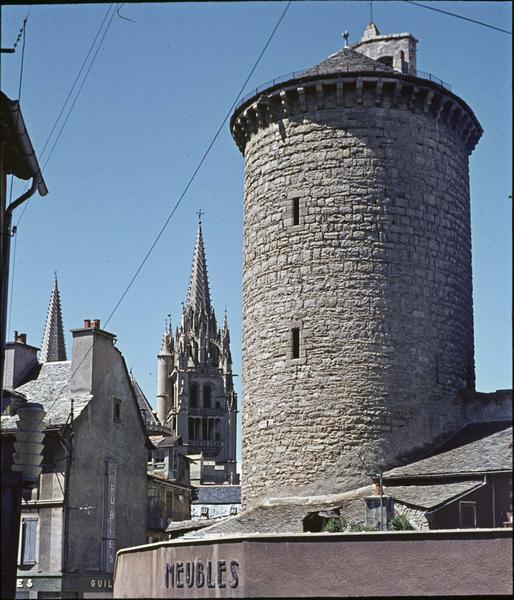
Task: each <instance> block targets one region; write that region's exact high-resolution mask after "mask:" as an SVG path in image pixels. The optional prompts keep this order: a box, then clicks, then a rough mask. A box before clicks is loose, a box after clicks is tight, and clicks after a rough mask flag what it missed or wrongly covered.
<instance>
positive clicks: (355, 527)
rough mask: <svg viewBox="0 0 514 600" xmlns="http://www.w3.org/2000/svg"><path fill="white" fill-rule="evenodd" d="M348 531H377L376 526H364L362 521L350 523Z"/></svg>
mask: <svg viewBox="0 0 514 600" xmlns="http://www.w3.org/2000/svg"><path fill="white" fill-rule="evenodd" d="M350 531H352V532H358V531H377V528H376V527H366V525H364V523H352V524H351V525H350Z"/></svg>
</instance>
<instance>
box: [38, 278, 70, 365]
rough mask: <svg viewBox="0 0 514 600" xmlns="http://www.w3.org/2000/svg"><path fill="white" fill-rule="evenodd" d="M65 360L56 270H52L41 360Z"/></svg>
mask: <svg viewBox="0 0 514 600" xmlns="http://www.w3.org/2000/svg"><path fill="white" fill-rule="evenodd" d="M61 360H66V347H65V344H64V328H63V324H62V311H61V298H60V295H59V285H58V282H57V272H56V271H54V287H53V289H52V293H51V295H50V303H49V305H48V315H47V318H46V325H45V332H44V334H43V343H42V346H41V362H44V363H46V362H57V361H61Z"/></svg>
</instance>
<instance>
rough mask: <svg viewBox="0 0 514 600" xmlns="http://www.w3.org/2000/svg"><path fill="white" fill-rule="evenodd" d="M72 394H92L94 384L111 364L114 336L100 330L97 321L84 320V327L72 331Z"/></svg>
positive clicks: (98, 321)
mask: <svg viewBox="0 0 514 600" xmlns="http://www.w3.org/2000/svg"><path fill="white" fill-rule="evenodd" d="M71 333H72V335H73V344H72V357H71V373H72V377H71V381H70V388H71V391H72V392H80V393H94V390H95V385H96V383H97V382H98V381H99V380H100V379H101V378H103V377H104V375H105V374H106V372H107V371H108V370H109V367H110V365H111V363H112V361H111V356H112V355H111V350H112V349H113V347H114V341H115V340H116V336H115V335H114V334H112V333H109V332H107V331H103V330H102V329H100V320H99V319H94V320H91V319H84V327H82V328H80V329H72V330H71Z"/></svg>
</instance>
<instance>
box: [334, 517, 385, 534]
mask: <svg viewBox="0 0 514 600" xmlns="http://www.w3.org/2000/svg"><path fill="white" fill-rule="evenodd" d="M323 531H326V532H327V533H342V532H346V533H353V532H359V531H376V529H375V528H374V527H366V525H364V523H348V521H347V520H346V519H345V518H344V517H332V518H330V519H328V521H327V522H326V523H325V525H324V527H323Z"/></svg>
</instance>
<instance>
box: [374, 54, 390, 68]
mask: <svg viewBox="0 0 514 600" xmlns="http://www.w3.org/2000/svg"><path fill="white" fill-rule="evenodd" d="M377 60H378V61H379V62H381V63H383V64H384V65H387V66H388V67H392V66H393V57H392V56H381V57H380V58H377Z"/></svg>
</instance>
